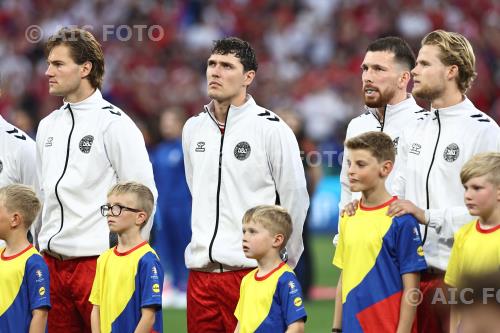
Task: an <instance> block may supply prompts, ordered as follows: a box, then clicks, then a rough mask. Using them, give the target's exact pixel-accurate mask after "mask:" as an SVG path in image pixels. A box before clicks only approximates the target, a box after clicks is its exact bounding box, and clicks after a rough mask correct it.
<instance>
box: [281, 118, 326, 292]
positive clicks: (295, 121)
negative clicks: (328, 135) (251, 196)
mask: <svg viewBox="0 0 500 333" xmlns="http://www.w3.org/2000/svg"><path fill="white" fill-rule="evenodd" d="M275 113H276V114H277V115H278V116H279V117H280V118H281V119H283V121H284V122H285V123H286V124H287V125H288V126H289V127H290V128H291V129H292V131H293V133H294V134H295V137H296V138H297V142H298V144H299V150H300V154H301V155H302V156H301V157H302V165H303V166H304V173H305V176H306V182H307V192H308V194H309V197H312V195H313V194H314V191H315V189H316V185H317V184H318V183H319V181H320V180H321V177H322V176H323V173H322V169H321V160H320V158H318V151H317V149H316V146H315V144H314V142H312V141H311V140H309V139H308V138H307V137H306V136H305V134H304V122H303V120H302V118H301V117H300V116H299V115H298V114H297V113H296V112H295V111H293V110H292V109H288V108H281V109H280V108H278V109H276V110H275ZM309 217H310V213H309V212H308V213H307V216H306V220H305V222H304V228H303V229H302V240H303V242H304V252H302V256H301V257H300V260H299V262H298V263H297V266H296V267H295V269H294V271H295V274H296V275H297V279H298V280H299V282H300V285H301V287H302V291H303V296H304V297H305V298H306V299H307V298H308V297H309V292H310V290H311V286H312V283H313V281H314V275H313V272H314V270H313V267H314V266H313V265H314V263H313V259H312V255H311V251H312V250H311V245H310V237H309V228H308V223H309Z"/></svg>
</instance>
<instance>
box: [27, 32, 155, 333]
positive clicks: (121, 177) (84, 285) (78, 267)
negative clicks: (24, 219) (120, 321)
mask: <svg viewBox="0 0 500 333" xmlns="http://www.w3.org/2000/svg"><path fill="white" fill-rule="evenodd" d="M46 53H47V63H48V69H47V71H46V73H45V75H46V76H47V78H48V81H49V93H50V94H51V95H55V96H61V97H63V99H64V102H63V105H62V106H61V108H60V109H58V110H55V111H53V112H52V113H51V114H49V115H48V116H47V117H46V118H44V119H43V120H42V121H41V122H40V125H39V127H38V133H37V138H36V144H37V171H38V176H39V179H40V189H41V193H42V197H43V211H42V227H41V230H40V233H39V235H38V241H39V244H40V251H41V252H42V253H43V254H44V258H45V260H46V262H47V265H48V267H49V272H50V287H51V300H52V309H51V310H50V313H49V318H48V331H49V332H67V333H73V332H74V333H77V332H79V333H80V332H85V333H87V332H90V331H91V327H90V316H91V312H92V304H91V303H90V302H89V296H90V291H91V289H92V283H93V280H94V275H95V269H96V262H97V256H98V255H100V254H101V253H103V252H104V251H106V250H107V249H109V248H110V247H111V246H112V245H113V238H112V237H111V235H110V232H109V228H108V225H107V219H106V217H103V216H101V214H100V206H101V205H104V204H106V202H107V193H108V191H109V189H110V188H111V187H112V186H113V185H114V184H116V183H117V182H119V181H127V180H133V181H137V182H140V183H142V184H144V185H146V186H147V187H149V189H150V190H151V191H152V192H153V194H154V195H155V198H156V196H157V192H156V188H155V185H154V178H153V169H152V166H151V163H150V162H149V158H148V154H147V151H146V147H145V144H144V138H143V137H142V134H141V132H140V131H139V129H138V128H137V126H136V125H135V124H134V123H133V121H132V120H131V119H130V118H129V117H128V116H127V115H126V114H125V113H124V112H123V111H122V110H120V109H119V108H117V107H116V106H114V105H112V104H110V103H109V102H107V101H106V100H104V99H103V97H102V95H101V92H100V87H101V84H102V78H103V75H104V56H103V53H102V49H101V46H100V45H99V43H98V42H97V41H96V39H95V38H94V36H92V34H91V33H90V32H88V31H85V30H81V29H77V28H63V29H61V30H59V31H58V32H57V33H56V34H55V35H53V36H51V37H50V38H49V40H48V42H47V45H46ZM130 208H134V207H130ZM121 214H136V213H134V212H131V211H127V210H122V211H121ZM151 223H152V217H151V218H150V221H149V222H148V224H147V225H146V226H145V227H144V229H143V230H142V232H143V235H142V236H143V237H145V238H146V239H147V238H148V236H149V231H150V230H151V226H152V225H151Z"/></svg>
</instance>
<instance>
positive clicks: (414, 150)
mask: <svg viewBox="0 0 500 333" xmlns="http://www.w3.org/2000/svg"><path fill="white" fill-rule="evenodd" d="M420 149H422V146H421V145H419V144H418V143H413V144H412V145H411V149H410V153H411V154H415V155H420Z"/></svg>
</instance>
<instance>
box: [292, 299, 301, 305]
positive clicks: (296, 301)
mask: <svg viewBox="0 0 500 333" xmlns="http://www.w3.org/2000/svg"><path fill="white" fill-rule="evenodd" d="M293 304H294V305H295V306H296V307H299V306H301V305H302V298H300V297H295V298H294V299H293Z"/></svg>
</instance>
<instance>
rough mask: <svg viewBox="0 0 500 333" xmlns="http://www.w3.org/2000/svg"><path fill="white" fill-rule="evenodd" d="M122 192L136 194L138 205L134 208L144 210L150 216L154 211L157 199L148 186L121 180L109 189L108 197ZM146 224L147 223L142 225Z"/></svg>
mask: <svg viewBox="0 0 500 333" xmlns="http://www.w3.org/2000/svg"><path fill="white" fill-rule="evenodd" d="M121 194H135V197H136V203H137V205H138V207H134V208H137V209H140V210H143V211H144V212H145V213H146V214H147V215H148V218H149V217H150V216H151V214H152V213H153V206H154V201H155V199H154V196H153V193H152V192H151V190H150V189H149V188H148V187H147V186H145V185H143V184H141V183H138V182H134V181H128V182H120V183H117V184H115V185H114V186H113V187H112V188H111V189H110V190H109V192H108V197H109V196H111V195H121ZM146 220H147V219H146ZM144 225H145V223H144V224H143V225H142V226H144Z"/></svg>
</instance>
